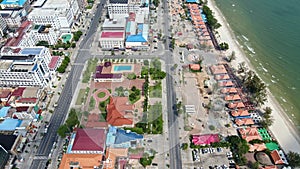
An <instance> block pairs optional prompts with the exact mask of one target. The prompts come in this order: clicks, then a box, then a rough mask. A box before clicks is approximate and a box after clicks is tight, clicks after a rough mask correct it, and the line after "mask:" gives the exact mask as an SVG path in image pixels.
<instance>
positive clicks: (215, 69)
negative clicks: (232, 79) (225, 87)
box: [210, 65, 227, 75]
mask: <svg viewBox="0 0 300 169" xmlns="http://www.w3.org/2000/svg"><path fill="white" fill-rule="evenodd" d="M210 70H211V73H212V74H213V75H220V74H227V71H226V69H225V66H224V65H213V66H211V67H210Z"/></svg>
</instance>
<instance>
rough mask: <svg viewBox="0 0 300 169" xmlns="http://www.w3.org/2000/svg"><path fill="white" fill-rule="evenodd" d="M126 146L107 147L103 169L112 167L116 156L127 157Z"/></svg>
mask: <svg viewBox="0 0 300 169" xmlns="http://www.w3.org/2000/svg"><path fill="white" fill-rule="evenodd" d="M127 155H128V149H127V148H107V150H106V161H105V162H104V169H114V168H115V163H116V159H117V157H127Z"/></svg>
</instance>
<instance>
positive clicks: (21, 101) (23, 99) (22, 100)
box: [16, 98, 38, 103]
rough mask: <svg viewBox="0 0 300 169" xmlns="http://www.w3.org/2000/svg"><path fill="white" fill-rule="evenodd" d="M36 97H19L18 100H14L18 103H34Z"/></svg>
mask: <svg viewBox="0 0 300 169" xmlns="http://www.w3.org/2000/svg"><path fill="white" fill-rule="evenodd" d="M37 100H38V99H37V98H20V99H19V100H16V102H18V103H36V102H37Z"/></svg>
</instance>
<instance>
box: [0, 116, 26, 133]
mask: <svg viewBox="0 0 300 169" xmlns="http://www.w3.org/2000/svg"><path fill="white" fill-rule="evenodd" d="M21 123H22V120H18V119H10V118H8V119H5V120H4V121H2V122H0V131H13V130H15V129H16V128H17V127H19V126H20V125H21Z"/></svg>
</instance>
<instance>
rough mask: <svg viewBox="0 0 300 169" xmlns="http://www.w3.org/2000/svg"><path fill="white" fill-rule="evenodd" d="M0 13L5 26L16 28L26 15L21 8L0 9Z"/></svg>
mask: <svg viewBox="0 0 300 169" xmlns="http://www.w3.org/2000/svg"><path fill="white" fill-rule="evenodd" d="M0 15H1V17H2V18H3V19H4V21H5V23H6V25H7V27H9V28H18V27H20V26H21V24H22V20H23V19H22V18H23V17H24V16H26V14H24V13H23V10H22V9H21V10H0Z"/></svg>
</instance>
